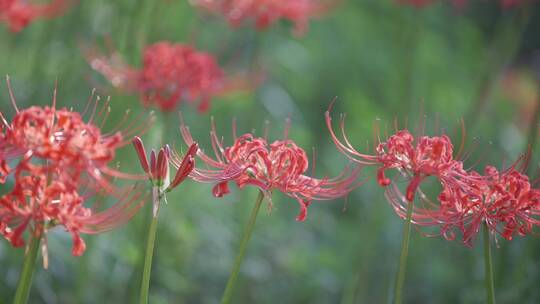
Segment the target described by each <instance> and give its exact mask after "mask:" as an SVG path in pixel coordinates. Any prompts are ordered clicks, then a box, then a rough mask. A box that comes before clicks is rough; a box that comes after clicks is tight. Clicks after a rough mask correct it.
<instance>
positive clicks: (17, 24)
mask: <svg viewBox="0 0 540 304" xmlns="http://www.w3.org/2000/svg"><path fill="white" fill-rule="evenodd" d="M69 5H70V2H69V1H67V0H52V1H51V2H50V3H47V4H41V3H32V2H28V1H26V0H0V21H1V22H4V23H6V24H7V26H8V27H9V29H10V30H11V31H12V32H19V31H21V30H22V29H24V28H25V27H26V26H28V24H30V23H31V22H32V21H34V20H35V19H38V18H51V17H54V16H58V15H59V14H62V13H63V12H64V11H65V10H66V9H67V8H68V6H69Z"/></svg>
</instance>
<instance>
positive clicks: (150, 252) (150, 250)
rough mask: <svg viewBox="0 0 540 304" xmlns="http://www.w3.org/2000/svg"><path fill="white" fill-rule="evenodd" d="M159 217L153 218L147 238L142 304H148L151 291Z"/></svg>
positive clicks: (142, 282)
mask: <svg viewBox="0 0 540 304" xmlns="http://www.w3.org/2000/svg"><path fill="white" fill-rule="evenodd" d="M157 216H158V215H157V214H156V216H152V221H151V222H150V227H149V228H148V236H147V238H146V253H145V256H144V268H143V276H142V281H141V296H140V302H139V303H141V304H147V303H148V290H149V289H150V274H151V272H152V258H153V256H154V245H155V243H156V232H157V223H158V217H157Z"/></svg>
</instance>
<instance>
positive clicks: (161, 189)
mask: <svg viewBox="0 0 540 304" xmlns="http://www.w3.org/2000/svg"><path fill="white" fill-rule="evenodd" d="M133 146H134V147H135V151H136V152H137V155H138V157H139V161H140V162H141V166H142V168H143V170H144V172H145V173H146V175H147V177H148V180H150V182H151V183H152V188H153V194H154V197H153V202H154V208H153V214H154V217H155V216H157V212H158V209H159V201H160V198H161V197H164V195H165V193H167V192H170V191H171V190H172V189H174V188H176V187H177V186H178V185H180V184H181V183H182V182H183V181H184V180H185V179H186V178H187V177H188V176H189V174H190V173H191V171H192V170H193V168H194V167H195V154H196V153H197V150H198V149H199V148H198V145H197V144H196V143H193V144H191V146H190V147H189V149H188V151H187V153H186V154H185V155H184V156H183V157H179V156H178V154H175V159H176V160H180V159H181V161H177V162H175V163H173V165H174V164H176V166H177V168H178V169H177V171H176V174H175V176H174V178H173V180H172V181H170V177H169V162H171V151H170V149H169V146H165V147H163V148H161V149H160V150H159V152H158V153H157V156H156V151H155V150H152V151H151V152H150V162H148V158H147V157H146V150H145V149H144V144H143V142H142V140H141V139H140V138H139V137H137V136H136V137H135V138H133Z"/></svg>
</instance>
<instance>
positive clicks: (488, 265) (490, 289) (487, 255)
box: [482, 223, 495, 304]
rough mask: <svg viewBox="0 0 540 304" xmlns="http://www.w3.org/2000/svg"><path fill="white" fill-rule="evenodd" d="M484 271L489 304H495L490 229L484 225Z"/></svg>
mask: <svg viewBox="0 0 540 304" xmlns="http://www.w3.org/2000/svg"><path fill="white" fill-rule="evenodd" d="M482 228H483V230H484V263H485V264H484V270H485V273H486V278H485V280H486V293H487V303H488V304H495V287H494V284H493V262H492V259H491V246H490V242H489V229H488V227H487V225H486V223H484V225H483V227H482Z"/></svg>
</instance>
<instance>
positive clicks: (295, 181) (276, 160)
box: [173, 122, 359, 221]
mask: <svg viewBox="0 0 540 304" xmlns="http://www.w3.org/2000/svg"><path fill="white" fill-rule="evenodd" d="M181 131H182V136H183V138H184V141H185V142H186V144H188V145H192V144H193V143H194V141H193V138H192V136H191V133H190V132H189V129H188V127H186V126H185V125H184V124H183V122H182V125H181ZM211 134H212V137H211V139H212V145H213V148H214V153H215V159H213V158H211V157H209V156H208V155H206V154H205V153H204V152H202V151H199V152H198V153H197V155H198V156H199V158H200V159H201V160H202V161H203V162H204V163H205V164H206V165H207V166H208V169H202V168H195V169H193V171H192V172H191V174H190V176H191V177H192V178H193V179H194V180H196V181H200V182H207V183H215V184H216V185H215V186H214V188H213V190H212V193H213V194H214V196H216V197H222V196H223V195H226V194H227V193H229V188H228V184H229V182H235V183H236V184H237V186H238V187H240V188H243V187H245V186H246V185H253V186H256V187H258V188H259V189H261V191H263V192H264V193H265V194H267V196H268V197H270V193H271V191H272V190H279V191H281V192H283V193H284V194H286V195H288V196H290V197H293V198H295V199H296V200H297V201H298V203H299V204H300V214H299V215H298V217H297V220H298V221H303V220H304V219H305V218H306V216H307V207H308V206H309V204H310V203H311V201H312V200H331V199H335V198H338V197H342V196H344V195H346V194H347V193H349V192H350V191H351V190H352V189H354V188H355V187H356V186H357V183H356V182H355V180H356V178H357V176H358V171H359V170H354V171H353V172H348V170H345V171H344V172H343V173H342V174H341V175H340V176H338V177H337V178H334V179H328V178H323V179H317V178H313V177H310V176H307V175H305V173H306V171H307V169H308V163H309V162H308V157H307V155H306V153H305V151H304V150H303V149H302V148H300V147H298V146H297V145H296V143H294V141H292V140H290V139H286V138H285V139H283V140H276V141H274V142H273V143H271V144H268V142H267V141H266V139H264V138H260V137H255V136H253V135H252V134H249V133H247V134H244V135H242V136H240V137H236V136H234V138H235V140H234V144H233V145H232V146H229V147H223V146H222V143H221V141H220V140H219V139H218V136H217V134H216V131H215V128H214V127H212V132H211ZM173 161H175V162H176V163H177V165H178V160H177V159H175V158H173ZM348 173H351V174H348Z"/></svg>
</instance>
